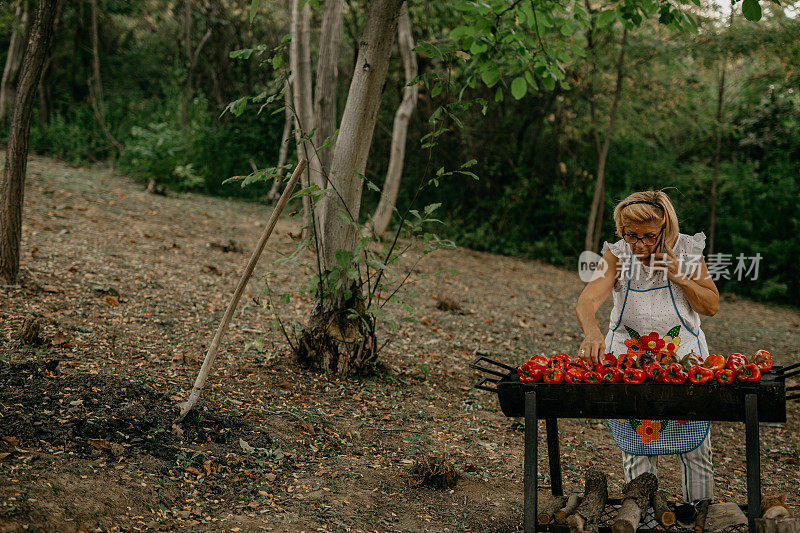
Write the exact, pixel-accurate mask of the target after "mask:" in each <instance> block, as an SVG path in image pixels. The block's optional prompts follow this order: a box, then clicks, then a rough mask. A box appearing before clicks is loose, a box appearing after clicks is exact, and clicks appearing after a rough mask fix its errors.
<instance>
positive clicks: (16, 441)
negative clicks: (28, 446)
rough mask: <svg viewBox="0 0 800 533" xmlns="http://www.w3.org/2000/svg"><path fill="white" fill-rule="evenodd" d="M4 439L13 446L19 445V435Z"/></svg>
mask: <svg viewBox="0 0 800 533" xmlns="http://www.w3.org/2000/svg"><path fill="white" fill-rule="evenodd" d="M3 440H4V441H5V442H6V443H8V444H9V445H11V446H19V439H18V438H17V437H3Z"/></svg>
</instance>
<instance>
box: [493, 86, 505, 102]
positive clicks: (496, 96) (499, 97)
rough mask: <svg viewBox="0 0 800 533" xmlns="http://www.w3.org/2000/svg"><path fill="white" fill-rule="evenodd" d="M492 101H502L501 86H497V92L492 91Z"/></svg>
mask: <svg viewBox="0 0 800 533" xmlns="http://www.w3.org/2000/svg"><path fill="white" fill-rule="evenodd" d="M494 101H495V102H502V101H503V88H502V87H498V88H497V92H496V93H494Z"/></svg>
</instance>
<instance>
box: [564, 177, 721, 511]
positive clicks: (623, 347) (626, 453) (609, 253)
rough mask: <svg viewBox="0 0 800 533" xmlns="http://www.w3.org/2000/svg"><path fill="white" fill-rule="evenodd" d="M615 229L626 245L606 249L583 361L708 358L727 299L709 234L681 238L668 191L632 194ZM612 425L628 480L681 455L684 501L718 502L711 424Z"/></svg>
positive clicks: (589, 291) (582, 315) (586, 294)
mask: <svg viewBox="0 0 800 533" xmlns="http://www.w3.org/2000/svg"><path fill="white" fill-rule="evenodd" d="M614 222H615V223H616V227H617V235H619V236H620V237H622V238H621V239H620V240H619V241H617V242H615V243H614V244H609V243H607V242H606V243H605V244H604V245H603V250H602V255H603V260H602V261H601V264H600V267H599V268H598V269H597V271H596V272H595V274H594V276H593V278H592V280H591V281H590V282H589V283H588V284H587V285H586V287H585V288H584V289H583V292H582V293H581V295H580V297H579V298H578V304H577V307H576V314H577V315H578V321H579V322H580V325H581V328H583V333H584V340H583V343H581V347H580V350H579V352H578V354H579V355H580V356H581V357H582V358H583V359H584V360H586V361H587V362H590V363H592V364H593V365H594V364H597V363H598V362H599V360H600V357H601V356H602V355H603V354H605V353H608V352H613V353H614V354H615V355H616V356H618V357H619V356H622V355H623V354H630V356H631V357H634V358H636V357H639V356H640V355H642V354H644V353H645V352H646V351H649V353H650V354H656V355H665V354H668V353H670V352H674V353H675V355H676V356H677V357H678V358H681V357H683V356H684V355H686V354H688V353H690V352H694V353H696V354H699V355H700V356H702V357H705V356H707V355H708V345H707V344H706V338H705V334H704V333H703V330H702V329H700V314H703V315H707V316H714V314H716V312H717V309H718V308H719V292H718V291H717V287H716V286H715V285H714V282H713V280H712V279H711V277H710V276H709V273H708V269H707V267H706V264H705V261H704V260H703V257H702V251H703V248H704V247H705V238H706V237H705V234H703V233H697V234H695V235H694V236H690V235H685V234H682V233H679V229H678V217H677V215H676V214H675V208H674V207H673V205H672V202H671V201H670V199H669V197H668V196H667V195H666V193H664V192H663V191H643V192H637V193H633V194H631V195H630V196H628V197H627V198H625V199H624V200H623V201H622V202H620V203H619V204H618V205H617V207H616V208H615V209H614ZM612 292H613V294H614V308H613V310H612V311H611V320H610V323H609V328H608V333H607V334H606V335H605V336H603V333H602V331H601V330H600V327H599V325H598V324H597V319H596V318H595V314H596V313H597V310H598V309H599V308H600V306H601V305H602V304H603V302H604V301H605V300H606V298H607V297H608V295H609V294H610V293H612ZM606 422H607V423H608V425H609V427H610V429H611V433H612V435H613V436H614V441H615V442H616V443H617V446H619V447H620V448H621V449H622V451H623V468H624V470H625V480H626V481H630V480H631V479H633V478H634V477H636V476H638V475H639V474H642V473H644V472H652V473H654V474H657V473H658V456H659V455H665V454H678V458H679V462H680V464H681V477H682V480H683V498H684V500H685V501H687V502H694V501H697V500H702V499H711V498H713V494H714V476H713V470H712V463H711V443H710V436H709V423H708V422H703V421H689V422H686V421H674V420H607V421H606Z"/></svg>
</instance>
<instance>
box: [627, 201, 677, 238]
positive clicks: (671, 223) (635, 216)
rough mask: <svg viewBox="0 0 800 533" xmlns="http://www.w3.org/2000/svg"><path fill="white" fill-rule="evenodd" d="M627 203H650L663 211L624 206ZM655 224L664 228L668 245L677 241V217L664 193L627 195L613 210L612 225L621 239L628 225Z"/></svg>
mask: <svg viewBox="0 0 800 533" xmlns="http://www.w3.org/2000/svg"><path fill="white" fill-rule="evenodd" d="M629 202H652V203H654V204H658V205H660V206H661V207H662V208H663V209H659V208H658V207H656V206H654V205H651V204H647V203H636V204H633V205H626V204H628V203H629ZM631 222H632V223H634V224H637V223H641V222H657V223H659V224H661V225H663V226H664V239H665V240H666V242H668V243H674V242H675V241H676V240H677V239H678V233H679V232H680V228H679V227H678V215H677V213H675V207H674V206H673V205H672V201H671V200H670V199H669V196H667V193H665V192H664V191H640V192H635V193H633V194H631V195H629V196H628V197H627V198H625V199H624V200H622V201H621V202H619V203H618V204H617V207H615V208H614V223H615V224H616V226H617V235H619V236H620V237H622V232H623V228H624V227H625V225H626V224H629V223H631Z"/></svg>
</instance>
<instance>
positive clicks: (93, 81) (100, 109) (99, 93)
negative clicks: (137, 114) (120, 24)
mask: <svg viewBox="0 0 800 533" xmlns="http://www.w3.org/2000/svg"><path fill="white" fill-rule="evenodd" d="M98 41H99V39H98V35H97V0H92V77H91V78H89V96H90V99H91V101H92V108H93V109H94V114H95V117H96V118H97V122H99V123H100V128H101V129H102V130H103V134H104V135H105V136H106V138H107V139H108V140H109V141H110V142H111V144H113V145H114V146H116V147H117V148H118V149H119V150H122V149H123V146H122V143H120V142H119V141H118V140H117V139H116V138H115V137H114V135H112V133H111V131H110V130H109V129H108V124H106V111H105V105H104V104H103V79H102V78H101V77H100V53H99V51H98V48H99V42H98Z"/></svg>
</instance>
